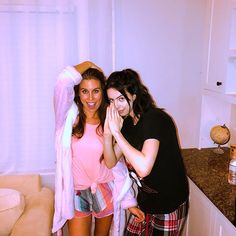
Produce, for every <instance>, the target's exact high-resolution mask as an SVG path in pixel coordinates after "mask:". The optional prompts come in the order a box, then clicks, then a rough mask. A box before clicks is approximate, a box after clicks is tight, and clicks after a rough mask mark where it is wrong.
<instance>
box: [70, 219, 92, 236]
mask: <svg viewBox="0 0 236 236" xmlns="http://www.w3.org/2000/svg"><path fill="white" fill-rule="evenodd" d="M91 226H92V216H91V215H90V216H86V217H81V218H73V219H71V220H68V230H69V235H70V236H78V235H80V236H90V235H91Z"/></svg>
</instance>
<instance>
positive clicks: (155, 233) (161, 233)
mask: <svg viewBox="0 0 236 236" xmlns="http://www.w3.org/2000/svg"><path fill="white" fill-rule="evenodd" d="M187 213H188V202H184V203H183V204H182V205H180V206H179V208H178V209H177V210H175V211H173V212H171V213H169V214H154V215H152V214H146V218H145V221H144V222H142V223H138V222H136V221H135V217H134V216H133V215H131V216H130V218H129V223H128V225H127V229H126V232H125V236H131V235H133V236H134V235H139V236H179V235H180V233H181V230H182V228H183V226H184V223H185V220H186V216H187Z"/></svg>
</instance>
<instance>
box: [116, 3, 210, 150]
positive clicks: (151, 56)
mask: <svg viewBox="0 0 236 236" xmlns="http://www.w3.org/2000/svg"><path fill="white" fill-rule="evenodd" d="M205 9H206V0H191V1H189V0H175V1H173V0H162V1H156V0H147V1H144V0H135V1H126V0H118V1H115V26H116V27H115V33H116V38H115V40H116V41H115V42H116V51H115V53H116V54H115V55H116V69H118V70H120V69H123V68H126V67H131V68H133V69H135V70H137V71H138V72H139V73H140V74H141V77H142V79H143V81H144V83H145V84H146V85H147V86H148V87H149V89H150V91H151V93H152V94H153V96H154V98H155V99H156V101H157V103H158V105H159V106H160V107H163V108H165V109H166V111H167V112H169V113H170V114H171V115H172V116H173V117H174V119H175V121H176V123H177V126H178V129H179V134H180V141H181V144H182V147H185V148H186V147H198V136H199V120H200V103H201V99H200V98H201V91H200V88H201V70H202V59H203V58H202V55H203V54H202V53H203V43H204V41H203V40H204V39H203V37H204V29H205V28H204V27H205V22H204V20H205Z"/></svg>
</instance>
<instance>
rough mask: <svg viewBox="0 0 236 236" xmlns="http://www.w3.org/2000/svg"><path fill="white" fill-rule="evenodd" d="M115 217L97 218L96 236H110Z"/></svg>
mask: <svg viewBox="0 0 236 236" xmlns="http://www.w3.org/2000/svg"><path fill="white" fill-rule="evenodd" d="M112 219H113V215H109V216H106V217H103V218H95V232H94V235H95V236H109V232H110V228H111V222H112Z"/></svg>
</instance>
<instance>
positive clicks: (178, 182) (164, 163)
mask: <svg viewBox="0 0 236 236" xmlns="http://www.w3.org/2000/svg"><path fill="white" fill-rule="evenodd" d="M121 132H122V134H123V135H124V137H125V138H126V139H127V141H128V142H129V143H130V144H131V145H132V146H133V147H135V148H136V149H138V150H140V151H141V150H142V147H143V144H144V141H145V140H147V139H157V140H158V141H159V142H160V145H159V150H158V154H157V157H156V160H155V163H154V166H153V168H152V170H151V173H150V174H149V175H148V176H146V177H145V178H143V179H142V181H141V182H142V185H143V187H142V188H141V189H139V190H140V191H139V193H138V204H139V206H140V208H141V210H143V211H144V212H146V213H151V214H158V213H166V214H167V213H170V212H172V211H174V210H176V209H177V208H178V206H180V205H181V204H182V203H183V202H184V201H186V200H187V199H188V195H189V188H188V181H187V177H186V172H185V167H184V164H183V160H182V155H181V150H180V147H179V143H178V138H177V134H176V127H175V124H174V122H173V120H172V118H171V117H170V116H169V115H168V114H167V113H166V112H164V111H163V110H161V109H159V108H156V109H151V110H149V111H148V112H146V113H145V114H143V115H142V116H141V117H140V119H139V121H138V123H137V124H136V125H133V122H132V118H131V117H127V118H126V119H125V120H124V124H123V128H122V130H121ZM150 189H151V190H154V191H149V190H150ZM146 190H147V191H146ZM147 192H148V193H147ZM151 192H152V193H151Z"/></svg>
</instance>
